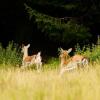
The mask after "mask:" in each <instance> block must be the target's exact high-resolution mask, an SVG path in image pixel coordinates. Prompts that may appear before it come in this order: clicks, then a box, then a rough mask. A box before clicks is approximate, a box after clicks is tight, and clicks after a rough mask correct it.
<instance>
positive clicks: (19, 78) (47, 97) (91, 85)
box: [0, 43, 100, 100]
mask: <svg viewBox="0 0 100 100" xmlns="http://www.w3.org/2000/svg"><path fill="white" fill-rule="evenodd" d="M77 47H78V46H77ZM78 49H79V47H78ZM78 49H77V52H76V53H81V54H83V55H86V56H88V57H89V58H90V64H89V66H88V67H87V68H85V69H84V70H82V69H80V70H73V71H70V72H66V73H64V74H63V75H62V76H59V59H57V58H52V59H50V61H48V63H47V64H43V69H42V70H41V71H40V72H38V71H36V70H35V69H34V68H27V69H22V68H20V64H21V57H22V55H21V54H20V53H18V51H20V50H17V49H16V45H13V44H12V43H10V44H9V45H8V47H7V48H6V49H4V48H3V47H2V46H0V100H99V99H100V63H99V55H100V47H99V46H95V47H93V49H92V51H91V49H90V48H89V47H88V48H85V52H84V49H83V50H81V52H80V50H78ZM1 51H2V52H1Z"/></svg>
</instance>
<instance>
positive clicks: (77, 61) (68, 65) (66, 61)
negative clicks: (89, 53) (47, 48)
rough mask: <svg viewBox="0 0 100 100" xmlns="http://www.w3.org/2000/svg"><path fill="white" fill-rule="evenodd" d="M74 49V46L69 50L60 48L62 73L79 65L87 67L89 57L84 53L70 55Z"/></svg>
mask: <svg viewBox="0 0 100 100" xmlns="http://www.w3.org/2000/svg"><path fill="white" fill-rule="evenodd" d="M71 51H72V48H70V49H68V50H63V49H62V48H60V56H59V57H60V68H61V72H60V73H61V74H62V73H64V72H65V71H69V70H72V69H75V68H77V67H78V66H79V67H85V66H86V65H88V59H87V58H86V57H84V56H82V55H78V54H77V55H74V56H72V57H70V56H69V53H70V52H71Z"/></svg>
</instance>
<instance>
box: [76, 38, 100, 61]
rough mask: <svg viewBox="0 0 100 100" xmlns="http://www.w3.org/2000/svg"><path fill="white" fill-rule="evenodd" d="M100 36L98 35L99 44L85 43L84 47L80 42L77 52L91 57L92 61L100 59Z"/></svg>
mask: <svg viewBox="0 0 100 100" xmlns="http://www.w3.org/2000/svg"><path fill="white" fill-rule="evenodd" d="M99 42H100V38H99V36H98V41H97V45H94V44H92V46H90V45H85V46H84V47H83V48H81V47H80V45H79V44H77V45H76V47H75V48H76V54H82V55H84V56H86V57H88V58H89V59H90V62H93V61H99V60H100V44H99Z"/></svg>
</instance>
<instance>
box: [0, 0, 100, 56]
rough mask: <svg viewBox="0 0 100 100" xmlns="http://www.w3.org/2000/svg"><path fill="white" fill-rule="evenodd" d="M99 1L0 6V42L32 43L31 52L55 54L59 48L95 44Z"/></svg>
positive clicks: (22, 1)
mask: <svg viewBox="0 0 100 100" xmlns="http://www.w3.org/2000/svg"><path fill="white" fill-rule="evenodd" d="M99 9H100V0H38V1H37V0H17V1H16V2H14V3H13V2H12V1H2V2H1V3H0V10H1V14H0V26H1V30H0V43H2V45H3V46H4V47H6V46H7V45H8V43H9V41H14V42H15V43H17V44H19V46H20V45H21V44H28V43H30V44H31V50H34V52H37V51H42V52H43V53H44V54H47V55H56V53H57V49H58V48H59V47H63V48H66V49H67V48H70V47H72V48H74V46H75V45H76V44H77V43H79V44H80V45H81V46H83V45H87V44H92V43H96V41H97V36H98V35H99V34H100V29H99V27H100V19H99V18H100V11H99Z"/></svg>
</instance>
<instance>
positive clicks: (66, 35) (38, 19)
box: [25, 4, 91, 45]
mask: <svg viewBox="0 0 100 100" xmlns="http://www.w3.org/2000/svg"><path fill="white" fill-rule="evenodd" d="M25 8H26V10H27V12H28V14H29V18H30V20H31V19H32V18H34V19H35V21H34V23H36V24H37V28H38V29H39V30H41V32H42V33H43V35H44V36H45V38H48V39H49V40H51V41H54V42H56V43H58V42H60V43H64V44H65V45H68V44H70V43H71V42H73V41H74V42H75V41H77V42H79V41H81V42H82V41H83V40H84V41H85V39H87V38H89V37H91V35H90V33H89V32H88V31H89V30H88V28H86V27H84V26H83V25H79V24H78V23H77V22H76V21H75V20H73V19H71V20H69V21H67V23H66V22H61V19H60V18H54V17H51V16H49V15H46V14H43V13H40V12H38V11H36V10H35V9H32V8H31V7H29V6H28V5H26V4H25ZM70 37H71V38H70Z"/></svg>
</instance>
